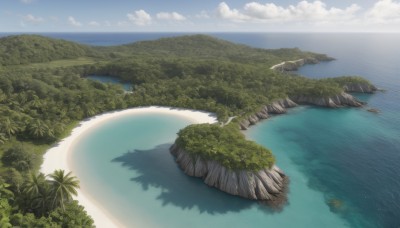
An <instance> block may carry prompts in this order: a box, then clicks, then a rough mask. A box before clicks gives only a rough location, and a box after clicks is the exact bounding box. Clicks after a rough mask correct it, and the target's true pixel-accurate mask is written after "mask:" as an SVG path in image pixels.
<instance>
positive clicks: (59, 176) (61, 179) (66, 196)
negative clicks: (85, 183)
mask: <svg viewBox="0 0 400 228" xmlns="http://www.w3.org/2000/svg"><path fill="white" fill-rule="evenodd" d="M49 177H50V178H51V180H50V185H51V188H52V190H53V207H55V206H61V208H62V209H63V210H65V205H64V204H65V203H66V202H68V201H71V200H72V195H75V196H76V195H77V194H78V193H77V191H76V189H77V188H79V181H78V180H77V179H76V177H74V176H72V173H71V172H69V173H67V174H66V175H65V174H64V170H56V171H54V172H53V173H52V174H50V175H49Z"/></svg>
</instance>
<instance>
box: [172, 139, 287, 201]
mask: <svg viewBox="0 0 400 228" xmlns="http://www.w3.org/2000/svg"><path fill="white" fill-rule="evenodd" d="M170 151H171V153H172V154H173V155H174V156H175V158H176V162H177V163H178V165H179V167H180V168H181V169H182V170H183V171H184V172H185V173H186V174H187V175H189V176H193V177H199V178H202V179H203V180H204V183H206V184H207V185H209V186H211V187H215V188H217V189H219V190H221V191H224V192H226V193H229V194H231V195H235V196H241V197H244V198H247V199H252V200H261V201H265V200H268V201H274V202H277V203H276V204H277V205H278V204H279V202H282V201H285V199H286V194H285V191H286V189H287V184H288V179H287V176H286V175H285V174H284V173H283V172H282V170H280V169H279V168H278V167H277V166H276V165H273V166H272V167H271V168H269V169H268V168H265V169H261V170H259V171H247V170H231V169H227V168H225V167H224V166H223V165H221V164H219V163H218V162H216V161H212V160H208V161H207V160H204V159H202V158H200V157H198V156H194V157H192V156H190V155H189V153H187V152H186V151H185V150H184V149H182V148H179V147H178V146H177V145H176V143H175V144H173V145H172V146H171V148H170Z"/></svg>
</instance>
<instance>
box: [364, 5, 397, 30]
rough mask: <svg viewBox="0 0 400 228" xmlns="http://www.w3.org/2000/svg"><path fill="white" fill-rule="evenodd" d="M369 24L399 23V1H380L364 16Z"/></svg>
mask: <svg viewBox="0 0 400 228" xmlns="http://www.w3.org/2000/svg"><path fill="white" fill-rule="evenodd" d="M365 20H366V21H368V22H370V23H378V24H388V23H389V24H390V23H394V22H399V21H400V1H397V2H396V1H392V0H380V1H378V2H376V3H375V4H374V6H373V7H372V8H371V9H369V10H368V11H367V12H366V14H365Z"/></svg>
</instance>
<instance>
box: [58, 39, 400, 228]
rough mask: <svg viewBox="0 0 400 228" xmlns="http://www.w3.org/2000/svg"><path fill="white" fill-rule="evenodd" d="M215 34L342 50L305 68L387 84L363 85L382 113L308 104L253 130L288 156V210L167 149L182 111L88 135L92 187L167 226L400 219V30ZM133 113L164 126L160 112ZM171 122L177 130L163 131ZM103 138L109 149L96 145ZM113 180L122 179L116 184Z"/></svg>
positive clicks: (118, 206) (127, 212)
mask: <svg viewBox="0 0 400 228" xmlns="http://www.w3.org/2000/svg"><path fill="white" fill-rule="evenodd" d="M174 35H176V34H168V33H161V34H159V33H152V34H112V35H104V36H99V35H98V34H67V35H66V38H67V39H72V40H75V41H81V42H83V43H88V44H99V43H102V42H103V43H102V44H104V45H112V44H120V43H128V42H133V41H136V40H141V39H155V38H159V37H165V36H174ZM214 35H215V36H217V37H220V38H224V39H228V40H231V41H234V42H240V43H245V44H248V45H251V46H255V47H261V48H280V47H299V48H301V49H303V50H310V51H315V52H320V53H326V54H328V55H330V56H332V57H335V58H336V59H337V60H336V61H333V62H329V63H321V64H317V65H308V66H304V67H302V68H301V69H300V70H299V72H298V73H299V74H302V75H306V76H308V77H312V78H324V77H331V76H340V75H362V76H364V77H366V78H368V79H369V80H371V81H372V82H373V83H374V84H375V85H377V86H378V87H380V88H384V89H386V90H387V91H386V92H379V93H376V94H374V95H357V96H359V97H360V98H361V99H363V100H365V101H367V102H368V106H369V107H373V108H378V109H379V110H381V113H380V114H373V113H369V112H367V111H366V110H365V109H357V108H352V109H346V108H345V109H337V110H330V109H329V110H328V109H318V108H310V107H300V108H296V109H292V110H291V111H290V113H289V114H288V115H283V116H277V117H274V118H272V119H270V120H268V121H264V122H262V123H260V124H258V125H257V126H255V127H253V128H251V129H250V130H249V131H248V132H246V134H247V136H248V137H249V138H251V139H253V140H256V141H257V142H258V143H260V144H263V145H266V146H267V147H269V148H271V149H272V150H273V151H274V154H275V155H276V157H277V163H278V165H279V166H280V167H281V168H282V169H283V170H284V171H285V172H286V173H288V174H289V176H290V177H291V183H290V193H289V201H288V205H287V206H286V207H284V208H283V210H282V211H280V212H272V211H269V210H268V209H266V208H265V207H260V206H259V205H257V204H254V203H251V202H248V201H244V200H241V199H238V198H234V197H230V196H226V195H225V194H223V193H219V192H218V191H215V190H213V191H211V190H210V189H209V188H207V187H206V186H204V184H202V183H201V181H200V180H196V179H193V178H188V177H186V176H184V175H183V174H182V173H180V171H179V170H178V169H177V168H176V165H175V164H174V162H173V160H172V158H171V156H170V155H169V153H168V152H167V147H168V145H169V144H170V143H171V142H172V141H173V139H174V137H175V135H174V133H175V132H176V131H177V130H178V129H179V128H181V127H183V126H184V125H185V124H187V123H185V124H184V123H183V122H181V121H182V120H178V119H177V120H176V123H173V124H172V125H168V123H169V122H168V121H166V122H165V123H163V124H161V125H159V126H158V129H157V130H155V131H154V133H149V134H148V135H145V134H144V136H146V138H145V137H144V136H143V138H140V141H137V142H136V141H135V139H134V138H135V137H139V136H141V131H143V130H138V129H141V128H132V129H130V130H131V132H129V134H128V135H134V136H135V137H133V138H126V142H125V141H124V140H122V139H121V141H111V139H112V135H115V134H114V133H113V132H112V131H116V130H112V131H109V132H108V133H107V131H108V130H106V131H105V132H104V133H102V134H104V135H106V136H105V137H106V138H103V139H101V138H100V139H97V138H96V134H100V132H102V131H96V132H93V134H94V135H93V137H94V138H93V139H92V140H91V141H86V139H83V140H82V141H81V142H80V143H78V145H77V146H78V147H79V146H80V145H83V144H87V145H88V147H87V149H85V150H83V151H81V153H76V154H77V156H76V157H75V158H74V161H75V160H76V161H77V162H82V163H81V165H80V167H79V168H80V170H81V171H80V172H79V176H82V178H83V179H82V183H83V184H85V188H86V187H88V188H89V187H92V188H91V190H90V193H91V194H93V195H94V197H96V198H97V199H99V200H100V201H101V200H103V201H104V202H102V203H103V204H104V205H105V207H107V208H108V209H109V210H110V211H111V212H113V214H118V215H120V216H119V219H120V220H121V221H123V222H126V224H133V223H134V222H135V221H137V222H143V223H145V222H144V221H147V222H149V221H152V222H153V223H151V225H152V226H159V225H160V224H163V225H160V226H167V227H168V226H169V227H182V226H189V225H194V224H195V225H198V226H201V225H204V226H206V225H207V226H210V227H217V226H218V227H225V226H233V227H235V226H236V227H239V226H241V225H244V224H245V226H246V227H249V226H250V227H262V226H269V227H278V226H280V227H302V226H303V227H305V226H307V227H321V226H327V227H346V226H349V227H388V228H392V227H395V228H397V227H400V220H399V217H400V166H399V164H400V118H399V117H400V115H399V113H400V103H399V100H400V90H399V88H400V78H399V77H400V74H399V72H400V64H398V62H399V60H400V58H399V53H400V43H399V42H398V40H400V34H297V33H296V34H290V33H282V34H279V33H276V34H243V33H236V34H235V33H229V34H223V33H220V34H214ZM57 36H64V35H63V34H58V35H57ZM132 121H133V122H134V123H135V124H139V123H144V124H143V128H151V129H155V126H154V125H153V124H152V121H150V123H149V124H147V123H148V122H146V121H145V120H138V121H135V120H132ZM178 123H181V124H182V125H179V124H178ZM113 124H114V123H110V125H113ZM164 126H165V127H164ZM123 128H124V126H123V124H122V125H121V129H123ZM166 128H167V129H170V130H171V132H169V133H165V136H162V135H158V133H159V131H164V130H165V129H166ZM110 129H111V128H110ZM116 129H119V128H118V126H116ZM135 129H136V130H135ZM172 129H176V130H174V131H172ZM107 134H108V135H109V136H107ZM124 136H125V134H124ZM88 137H92V136H88ZM107 137H109V139H110V140H109V141H107ZM115 137H117V136H116V135H115ZM164 137H165V138H164ZM168 137H170V138H168ZM167 138H168V140H167ZM149 139H150V140H149ZM158 139H165V140H158ZM115 140H117V139H115ZM103 141H104V142H103ZM99 142H102V143H106V145H105V146H103V147H106V146H107V147H108V148H109V149H107V150H106V151H105V152H104V151H102V150H101V149H102V147H100V148H93V149H91V146H92V145H96V144H98V143H99ZM107 142H108V144H107ZM124 143H127V144H125V146H122V147H121V148H119V149H118V148H117V147H119V145H120V144H124ZM141 143H144V144H145V145H144V146H142V145H141ZM89 146H90V147H89ZM135 150H143V151H140V152H139V151H136V152H135ZM93 151H95V152H98V154H93V153H95V152H93ZM128 151H130V152H132V153H127V152H128ZM111 152H112V153H111ZM103 153H105V155H103ZM108 153H110V154H109V155H108V157H105V158H102V157H103V156H107V154H108ZM147 154H148V155H147ZM155 157H156V158H157V159H153V158H155ZM84 158H85V159H84ZM138 158H141V159H138ZM142 158H144V160H146V159H149V158H150V159H152V162H153V164H154V166H157V167H161V168H159V169H160V171H153V169H151V168H149V167H151V164H150V165H149V164H148V163H147V162H145V161H143V162H142V160H143V159H142ZM161 158H162V159H161ZM102 159H103V160H102ZM80 160H81V161H80ZM136 161H140V162H136ZM155 161H157V162H155ZM92 163H94V164H92ZM163 173H166V174H167V175H163ZM91 175H92V176H91ZM85 176H86V178H85ZM166 176H168V177H166ZM110 182H111V183H112V185H109V184H107V183H110ZM177 183H178V184H177ZM86 185H87V186H86ZM182 185H185V187H181V186H182ZM100 186H101V188H100ZM113 186H115V187H113ZM120 194H124V196H123V197H122V196H120ZM133 195H134V196H136V195H137V196H138V197H137V198H132V197H133ZM114 196H115V197H114ZM111 197H112V198H113V199H114V198H116V199H115V202H113V201H114V200H108V201H110V202H108V201H107V200H106V199H107V198H111ZM332 200H336V202H339V204H340V205H341V206H340V207H339V208H330V207H329V206H328V202H330V201H332ZM137 205H140V207H138V206H137ZM133 215H135V216H133ZM136 215H137V216H136ZM137 217H139V218H140V219H137ZM163 219H164V220H163ZM178 219H179V220H178ZM139 220H140V221H139ZM171 220H172V221H171ZM256 221H257V222H256ZM149 223H150V222H149ZM232 224H233V225H232Z"/></svg>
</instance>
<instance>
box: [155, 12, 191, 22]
mask: <svg viewBox="0 0 400 228" xmlns="http://www.w3.org/2000/svg"><path fill="white" fill-rule="evenodd" d="M156 17H157V19H160V20H173V21H184V20H186V17H184V16H183V15H181V14H179V13H177V12H172V13H168V12H160V13H157V15H156Z"/></svg>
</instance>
